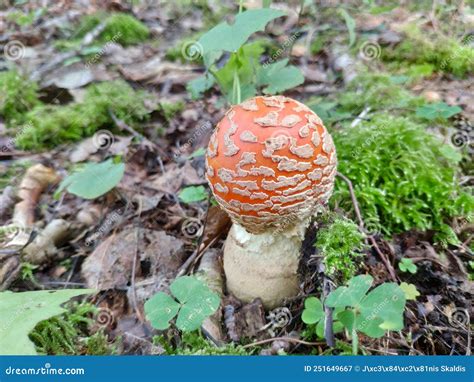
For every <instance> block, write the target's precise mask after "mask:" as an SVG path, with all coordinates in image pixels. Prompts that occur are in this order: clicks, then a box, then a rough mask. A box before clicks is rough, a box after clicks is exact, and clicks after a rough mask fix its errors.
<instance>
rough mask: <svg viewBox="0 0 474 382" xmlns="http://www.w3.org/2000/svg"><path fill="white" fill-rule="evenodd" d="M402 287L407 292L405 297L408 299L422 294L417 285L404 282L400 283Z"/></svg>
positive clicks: (413, 298) (414, 298)
mask: <svg viewBox="0 0 474 382" xmlns="http://www.w3.org/2000/svg"><path fill="white" fill-rule="evenodd" d="M400 288H401V290H403V292H404V293H405V298H406V299H407V300H416V298H417V297H418V296H419V295H420V292H418V289H416V286H415V285H413V284H407V283H405V282H403V283H401V284H400Z"/></svg>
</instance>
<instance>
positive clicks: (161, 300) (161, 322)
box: [145, 292, 180, 330]
mask: <svg viewBox="0 0 474 382" xmlns="http://www.w3.org/2000/svg"><path fill="white" fill-rule="evenodd" d="M179 308H180V304H178V303H177V302H176V301H175V300H174V299H173V298H172V297H171V296H169V295H167V294H166V293H163V292H158V293H157V294H155V295H154V296H153V297H152V298H151V299H149V300H148V301H147V302H146V303H145V315H146V317H147V319H148V320H149V321H150V323H151V325H152V326H153V327H154V328H155V329H159V330H164V329H167V328H168V327H169V326H170V320H171V319H172V318H174V317H175V316H176V314H178V311H179Z"/></svg>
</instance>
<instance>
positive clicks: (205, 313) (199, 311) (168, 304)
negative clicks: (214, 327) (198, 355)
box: [145, 276, 220, 332]
mask: <svg viewBox="0 0 474 382" xmlns="http://www.w3.org/2000/svg"><path fill="white" fill-rule="evenodd" d="M170 291H171V293H172V296H170V295H169V294H167V293H164V292H158V293H157V294H155V295H154V296H153V297H152V298H151V299H149V300H148V301H147V302H146V303H145V314H146V317H147V318H148V320H149V321H150V323H151V325H152V326H153V327H154V328H155V329H159V330H165V329H168V328H169V326H170V321H171V320H172V319H173V318H174V317H176V316H177V319H176V327H177V328H178V329H180V330H182V331H183V332H189V331H192V330H196V329H199V327H200V326H201V325H202V322H203V321H204V320H205V319H206V318H207V317H209V316H210V315H212V314H213V313H214V312H215V311H216V310H217V308H218V307H219V304H220V298H219V296H218V295H217V293H214V292H212V291H211V290H210V289H209V287H208V286H207V285H206V284H205V283H204V282H202V281H201V280H198V279H197V278H195V277H193V276H183V277H178V278H177V279H176V280H174V281H173V283H172V284H171V286H170Z"/></svg>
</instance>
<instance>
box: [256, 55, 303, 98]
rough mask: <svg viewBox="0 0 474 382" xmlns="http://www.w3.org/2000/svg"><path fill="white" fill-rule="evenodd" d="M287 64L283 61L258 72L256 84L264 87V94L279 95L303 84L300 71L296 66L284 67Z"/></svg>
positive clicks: (286, 61)
mask: <svg viewBox="0 0 474 382" xmlns="http://www.w3.org/2000/svg"><path fill="white" fill-rule="evenodd" d="M287 63H288V60H287V59H285V60H281V61H278V62H276V63H274V64H271V65H268V66H267V67H265V68H263V67H262V68H261V69H260V70H259V74H258V81H257V84H258V85H259V86H266V87H265V88H264V89H263V92H264V93H265V94H276V93H281V92H283V91H285V90H287V89H291V88H294V87H295V86H298V85H301V84H302V83H303V82H304V76H303V73H301V70H300V69H298V68H297V67H296V66H292V65H290V66H286V64H287Z"/></svg>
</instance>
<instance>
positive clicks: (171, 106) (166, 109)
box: [160, 101, 185, 121]
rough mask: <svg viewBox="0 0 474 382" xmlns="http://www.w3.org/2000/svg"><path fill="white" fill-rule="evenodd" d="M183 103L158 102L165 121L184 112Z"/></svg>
mask: <svg viewBox="0 0 474 382" xmlns="http://www.w3.org/2000/svg"><path fill="white" fill-rule="evenodd" d="M184 106H185V104H184V102H183V101H178V102H160V109H161V112H162V114H163V117H165V119H166V120H167V121H170V120H171V119H173V118H174V117H175V116H176V114H177V113H181V112H182V111H183V110H184Z"/></svg>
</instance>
